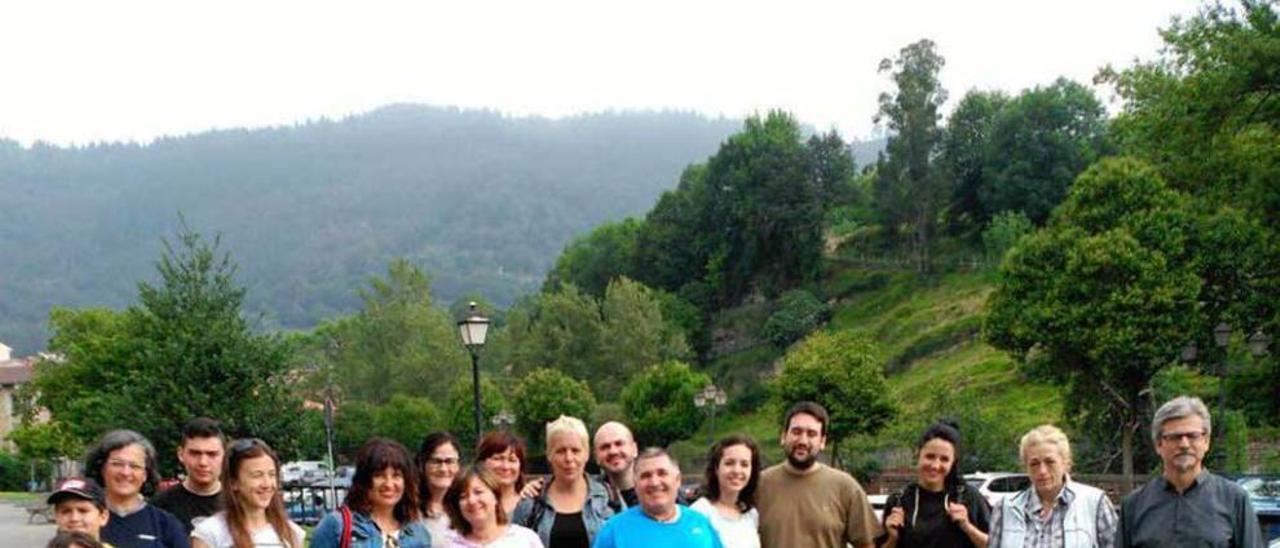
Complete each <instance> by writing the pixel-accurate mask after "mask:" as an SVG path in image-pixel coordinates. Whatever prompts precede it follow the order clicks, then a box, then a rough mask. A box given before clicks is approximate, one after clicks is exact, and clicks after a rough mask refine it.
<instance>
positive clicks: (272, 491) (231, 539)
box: [191, 438, 305, 548]
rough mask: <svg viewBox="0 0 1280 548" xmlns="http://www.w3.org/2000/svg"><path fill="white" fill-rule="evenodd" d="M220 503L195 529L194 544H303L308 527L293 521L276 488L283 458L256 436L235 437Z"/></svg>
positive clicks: (202, 547)
mask: <svg viewBox="0 0 1280 548" xmlns="http://www.w3.org/2000/svg"><path fill="white" fill-rule="evenodd" d="M222 479H223V482H224V483H223V484H222V495H221V497H222V507H223V508H224V510H223V511H221V512H218V513H217V514H214V515H213V516H211V517H209V518H208V519H205V520H203V521H201V522H200V524H199V525H196V528H195V530H193V531H192V532H191V546H192V547H193V548H244V547H249V546H286V547H289V548H301V546H302V545H303V544H302V541H303V536H305V533H304V532H303V531H302V528H301V527H298V526H297V525H295V524H294V523H293V522H291V521H289V514H288V512H286V511H285V509H284V499H283V498H282V497H281V495H280V489H279V488H278V487H279V485H280V483H279V480H280V460H279V459H278V458H277V457H276V454H275V452H274V451H272V450H271V448H270V447H268V446H267V444H266V442H263V441H262V440H260V439H257V438H247V439H240V440H236V441H235V442H233V443H232V444H231V448H230V451H229V452H228V453H227V458H226V459H224V460H223V463H222Z"/></svg>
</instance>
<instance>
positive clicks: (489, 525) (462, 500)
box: [444, 465, 543, 548]
mask: <svg viewBox="0 0 1280 548" xmlns="http://www.w3.org/2000/svg"><path fill="white" fill-rule="evenodd" d="M502 489H503V487H502V481H501V480H499V479H498V475H497V474H496V473H494V471H493V470H491V469H489V468H487V467H485V466H481V465H475V466H472V467H470V468H468V469H467V471H466V472H463V473H462V474H461V475H459V476H458V478H457V479H456V480H454V482H453V485H452V486H450V487H449V493H448V494H447V495H445V499H444V500H445V508H446V509H448V512H449V519H450V521H451V522H452V523H453V528H454V533H453V534H452V535H451V536H450V537H449V540H448V541H447V542H446V543H445V544H444V546H445V547H446V548H481V547H484V548H543V547H542V541H541V540H539V539H538V534H537V533H534V532H533V531H531V530H529V529H527V528H525V527H521V526H519V525H515V524H510V523H508V520H507V512H506V511H505V510H503V509H502V504H500V502H499V499H498V496H499V493H501V491H502Z"/></svg>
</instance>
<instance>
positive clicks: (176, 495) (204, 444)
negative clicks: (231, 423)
mask: <svg viewBox="0 0 1280 548" xmlns="http://www.w3.org/2000/svg"><path fill="white" fill-rule="evenodd" d="M225 448H226V438H225V437H224V436H223V434H222V429H221V428H219V427H218V423H217V422H216V421H214V420H213V419H208V418H204V417H201V418H198V419H194V420H192V421H191V422H188V423H187V424H186V425H185V426H183V427H182V444H181V445H179V446H178V461H179V462H181V463H182V468H183V469H185V470H186V471H187V476H186V477H185V478H183V479H182V483H179V484H177V485H174V486H173V487H170V488H168V489H166V490H164V491H161V492H160V494H158V495H156V496H155V498H154V499H151V503H152V504H154V505H156V507H157V508H160V509H163V510H167V511H168V512H169V513H171V514H173V515H174V516H175V517H177V518H178V521H181V522H182V526H183V527H184V528H186V531H187V534H191V530H192V529H195V527H196V525H197V524H199V523H200V522H201V521H203V520H204V519H205V518H207V517H209V516H212V515H214V514H215V513H217V512H218V510H221V509H222V504H221V502H220V501H221V497H220V496H219V494H220V493H221V492H222V481H221V477H222V455H223V452H224V449H225Z"/></svg>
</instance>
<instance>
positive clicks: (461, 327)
mask: <svg viewBox="0 0 1280 548" xmlns="http://www.w3.org/2000/svg"><path fill="white" fill-rule="evenodd" d="M458 333H459V334H461V335H462V344H463V345H464V346H466V347H467V352H470V353H471V384H472V389H473V390H474V393H473V395H474V397H475V400H474V401H475V409H476V441H479V440H480V436H481V434H482V433H483V432H482V430H481V429H480V355H479V351H480V347H482V346H484V338H485V335H487V334H488V333H489V318H486V317H484V316H482V315H480V311H479V310H477V309H476V303H475V301H472V302H471V304H470V305H468V307H467V317H465V318H463V319H461V320H458Z"/></svg>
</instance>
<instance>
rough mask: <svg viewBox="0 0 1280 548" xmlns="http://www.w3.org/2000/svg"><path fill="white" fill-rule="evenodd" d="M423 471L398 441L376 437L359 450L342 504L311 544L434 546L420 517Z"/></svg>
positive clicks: (330, 547)
mask: <svg viewBox="0 0 1280 548" xmlns="http://www.w3.org/2000/svg"><path fill="white" fill-rule="evenodd" d="M417 485H418V471H417V468H416V467H415V466H414V464H413V457H410V456H409V450H407V449H405V448H404V446H403V445H400V443H399V442H397V441H392V440H388V439H384V438H373V439H371V440H369V441H367V442H365V443H364V445H362V446H360V450H359V451H358V452H357V453H356V473H355V476H353V477H352V478H351V489H350V490H349V491H347V498H346V500H345V501H343V503H342V508H339V509H338V510H337V511H335V512H332V513H330V514H329V515H327V516H325V517H324V519H323V520H321V521H320V525H318V526H316V531H315V537H314V538H312V540H311V548H338V547H340V546H350V547H351V548H430V547H431V534H430V533H428V532H427V528H426V527H425V526H424V525H423V524H422V521H420V520H419V519H418V489H417Z"/></svg>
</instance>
